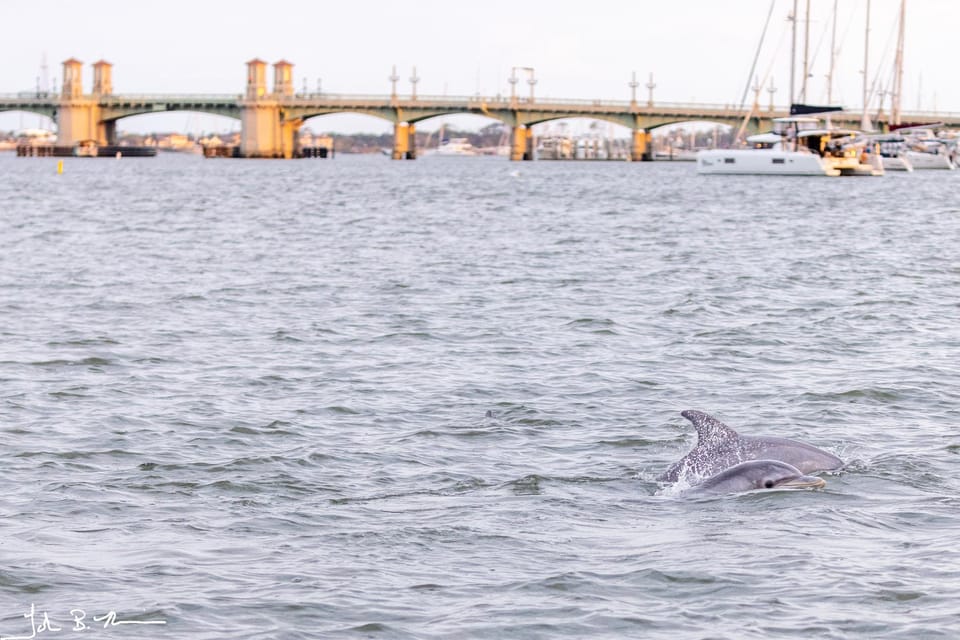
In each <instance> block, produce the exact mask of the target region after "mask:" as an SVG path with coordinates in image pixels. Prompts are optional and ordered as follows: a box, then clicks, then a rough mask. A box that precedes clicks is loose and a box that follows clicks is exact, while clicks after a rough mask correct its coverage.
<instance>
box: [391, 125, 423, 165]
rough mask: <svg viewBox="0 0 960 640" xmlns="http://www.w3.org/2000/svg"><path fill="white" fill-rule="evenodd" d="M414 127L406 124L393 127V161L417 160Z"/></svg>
mask: <svg viewBox="0 0 960 640" xmlns="http://www.w3.org/2000/svg"><path fill="white" fill-rule="evenodd" d="M416 131H417V130H416V127H415V126H414V125H412V124H410V123H408V122H397V123H395V124H394V125H393V154H392V155H391V156H390V157H391V158H393V159H394V160H415V159H416V158H417V140H416Z"/></svg>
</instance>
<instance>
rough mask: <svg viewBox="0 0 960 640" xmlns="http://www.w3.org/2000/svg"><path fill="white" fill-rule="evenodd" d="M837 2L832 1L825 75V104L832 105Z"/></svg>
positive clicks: (835, 60) (835, 54)
mask: <svg viewBox="0 0 960 640" xmlns="http://www.w3.org/2000/svg"><path fill="white" fill-rule="evenodd" d="M837 2H838V0H833V26H832V33H831V34H830V73H828V74H827V104H833V71H834V68H835V67H836V66H837Z"/></svg>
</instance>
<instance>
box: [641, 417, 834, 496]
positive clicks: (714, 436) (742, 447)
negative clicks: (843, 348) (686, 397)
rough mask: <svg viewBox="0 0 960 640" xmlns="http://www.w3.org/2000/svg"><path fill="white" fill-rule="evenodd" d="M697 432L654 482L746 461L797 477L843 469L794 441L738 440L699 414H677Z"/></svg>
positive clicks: (703, 474) (709, 472)
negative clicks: (790, 470) (774, 464)
mask: <svg viewBox="0 0 960 640" xmlns="http://www.w3.org/2000/svg"><path fill="white" fill-rule="evenodd" d="M680 415H682V416H683V417H684V418H686V419H687V420H689V421H690V422H692V423H693V426H694V428H695V429H696V430H697V444H696V446H694V447H693V449H692V450H691V451H690V452H689V453H688V454H687V455H685V456H684V457H683V458H681V459H680V460H679V461H678V462H675V463H674V464H672V465H670V468H668V469H667V470H666V471H665V472H664V473H663V474H661V475H660V477H659V478H657V479H658V480H660V481H661V482H676V481H677V480H678V479H680V477H689V478H691V479H693V480H697V479H700V478H706V477H709V476H713V475H716V474H718V473H720V472H721V471H724V470H725V469H729V468H730V467H732V466H734V465H737V464H739V463H741V462H746V461H749V460H775V461H780V462H785V463H787V464H788V465H791V466H793V467H795V468H796V469H797V470H798V471H800V473H801V474H807V473H814V472H817V471H830V470H833V469H839V468H840V467H842V466H843V461H842V460H841V459H840V458H838V457H837V456H835V455H833V454H831V453H827V452H826V451H821V450H820V449H817V448H816V447H813V446H810V445H808V444H805V443H803V442H797V441H796V440H788V439H787V438H777V437H772V436H742V435H740V434H738V433H737V432H736V431H734V430H733V429H731V428H730V427H728V426H727V425H725V424H723V423H722V422H720V421H719V420H717V419H716V418H714V417H713V416H710V415H708V414H706V413H704V412H702V411H694V410H689V409H688V410H687V411H683V412H681V413H680Z"/></svg>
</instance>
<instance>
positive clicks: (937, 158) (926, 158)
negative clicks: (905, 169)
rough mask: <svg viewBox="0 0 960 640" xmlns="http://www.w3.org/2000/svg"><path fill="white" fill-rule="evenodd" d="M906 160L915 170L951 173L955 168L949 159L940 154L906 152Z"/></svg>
mask: <svg viewBox="0 0 960 640" xmlns="http://www.w3.org/2000/svg"><path fill="white" fill-rule="evenodd" d="M907 159H909V160H910V163H911V164H912V165H913V168H914V169H916V170H918V171H919V170H921V169H944V170H946V171H953V170H954V169H955V168H956V166H955V165H954V164H953V162H951V161H950V157H949V156H947V155H946V154H942V153H924V152H923V151H907Z"/></svg>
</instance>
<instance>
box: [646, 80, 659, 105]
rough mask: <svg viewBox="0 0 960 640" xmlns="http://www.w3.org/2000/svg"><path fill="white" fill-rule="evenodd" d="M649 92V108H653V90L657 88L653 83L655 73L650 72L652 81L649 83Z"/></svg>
mask: <svg viewBox="0 0 960 640" xmlns="http://www.w3.org/2000/svg"><path fill="white" fill-rule="evenodd" d="M646 86H647V90H648V91H649V94H648V95H647V106H648V107H652V106H653V90H654V89H656V88H657V85H656V83H655V82H654V81H653V71H651V72H650V80H649V81H648V82H647V85H646Z"/></svg>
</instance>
